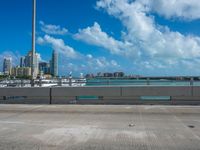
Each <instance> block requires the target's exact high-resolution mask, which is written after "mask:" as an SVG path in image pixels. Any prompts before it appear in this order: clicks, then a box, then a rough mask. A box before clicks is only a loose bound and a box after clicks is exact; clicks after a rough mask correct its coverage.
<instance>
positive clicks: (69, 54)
mask: <svg viewBox="0 0 200 150" xmlns="http://www.w3.org/2000/svg"><path fill="white" fill-rule="evenodd" d="M37 43H38V44H40V45H43V44H50V45H51V47H52V48H53V49H55V50H57V51H58V52H59V54H61V55H60V59H61V60H60V63H61V64H60V71H61V72H62V73H64V74H65V75H66V73H67V72H70V71H73V72H85V73H88V72H94V71H102V70H111V69H113V70H115V69H116V70H117V69H118V68H119V67H120V65H119V64H118V63H117V62H116V61H115V60H107V59H106V58H105V57H94V56H92V55H91V54H87V55H85V54H82V53H79V52H78V51H76V50H75V49H74V48H72V47H70V46H68V45H66V44H65V42H64V41H63V40H62V39H57V38H54V37H51V36H49V35H45V36H44V37H38V38H37Z"/></svg>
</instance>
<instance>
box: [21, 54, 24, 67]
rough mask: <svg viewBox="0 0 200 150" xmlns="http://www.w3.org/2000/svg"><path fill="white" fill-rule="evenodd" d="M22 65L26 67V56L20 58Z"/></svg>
mask: <svg viewBox="0 0 200 150" xmlns="http://www.w3.org/2000/svg"><path fill="white" fill-rule="evenodd" d="M20 67H25V57H24V56H23V57H21V58H20Z"/></svg>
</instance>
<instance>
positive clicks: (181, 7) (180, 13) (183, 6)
mask: <svg viewBox="0 0 200 150" xmlns="http://www.w3.org/2000/svg"><path fill="white" fill-rule="evenodd" d="M137 1H139V2H140V3H143V4H144V5H145V6H146V7H149V10H150V11H153V12H156V13H158V14H159V15H162V16H164V17H166V18H168V19H169V18H180V19H184V20H194V19H199V18H200V3H199V0H137Z"/></svg>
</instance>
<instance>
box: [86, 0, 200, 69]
mask: <svg viewBox="0 0 200 150" xmlns="http://www.w3.org/2000/svg"><path fill="white" fill-rule="evenodd" d="M155 2H157V3H158V4H157V5H161V4H159V3H163V5H164V0H163V1H162V0H159V1H155ZM155 2H153V0H152V1H151V0H136V1H129V0H100V1H98V2H97V8H98V9H103V10H105V11H106V12H107V13H108V14H109V15H112V16H114V17H116V18H117V19H119V20H120V21H121V22H122V24H123V25H124V27H125V28H126V31H124V34H123V36H122V41H121V42H123V43H127V42H128V43H130V44H129V45H130V47H129V48H128V49H127V48H124V50H122V51H126V52H125V53H126V54H128V55H129V56H131V55H136V54H139V55H138V56H139V57H137V59H135V60H134V64H135V65H137V66H138V67H140V66H144V67H146V68H154V69H155V68H160V69H161V68H165V69H166V68H169V65H172V66H175V65H176V66H179V67H181V68H183V65H184V64H185V63H180V62H187V61H191V60H193V59H198V58H199V57H200V38H199V37H198V36H192V35H187V36H185V35H183V34H181V33H179V32H173V31H171V30H170V29H169V28H168V27H166V26H161V25H159V24H157V23H156V22H155V20H154V17H153V16H152V15H150V13H149V12H150V11H152V10H156V8H155V7H159V6H157V5H156V4H154V3H155ZM173 2H175V4H176V2H177V5H178V4H179V3H184V2H186V1H184V0H183V1H182V0H181V1H179V0H177V1H173ZM193 2H194V1H192V3H193ZM165 3H169V4H166V5H165V6H166V8H165V9H164V10H170V9H168V7H169V8H171V7H172V5H171V4H170V3H171V2H169V1H167V2H165ZM188 3H189V2H188ZM188 3H187V4H188ZM171 9H175V8H171ZM159 12H160V13H161V11H159ZM171 12H173V10H172V11H171ZM166 15H167V14H166ZM171 16H176V17H179V16H180V17H181V15H178V14H177V15H176V14H175V13H172V14H171V15H168V17H171ZM182 17H186V16H184V13H182ZM88 36H89V34H88ZM93 36H94V35H93ZM93 38H94V37H93ZM135 51H137V53H136V52H135ZM190 64H191V63H190ZM184 67H185V66H184Z"/></svg>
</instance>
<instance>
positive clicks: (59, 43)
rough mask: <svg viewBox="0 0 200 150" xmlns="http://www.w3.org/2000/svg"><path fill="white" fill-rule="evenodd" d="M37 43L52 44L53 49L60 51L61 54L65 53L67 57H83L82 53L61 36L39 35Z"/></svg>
mask: <svg viewBox="0 0 200 150" xmlns="http://www.w3.org/2000/svg"><path fill="white" fill-rule="evenodd" d="M37 43H38V44H40V45H42V44H50V45H51V46H52V48H53V49H55V50H56V51H58V52H59V53H60V54H63V55H65V57H67V58H72V59H75V58H79V57H81V55H80V54H79V53H78V52H77V51H76V50H74V48H72V47H70V46H68V45H66V44H65V42H64V41H63V40H62V39H59V38H54V37H52V36H49V35H45V36H44V37H38V38H37Z"/></svg>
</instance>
